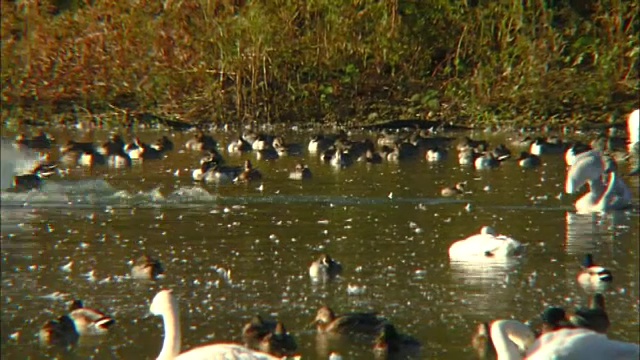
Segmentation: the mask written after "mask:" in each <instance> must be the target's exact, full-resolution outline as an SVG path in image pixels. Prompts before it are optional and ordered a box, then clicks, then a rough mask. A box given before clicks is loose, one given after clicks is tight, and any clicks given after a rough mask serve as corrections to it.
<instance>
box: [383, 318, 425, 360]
mask: <svg viewBox="0 0 640 360" xmlns="http://www.w3.org/2000/svg"><path fill="white" fill-rule="evenodd" d="M421 346H422V345H421V344H420V342H419V341H418V340H416V339H415V338H413V337H411V336H408V335H404V334H399V333H398V331H397V330H396V328H395V327H394V326H393V325H392V324H389V323H386V324H384V325H383V326H382V329H381V330H380V335H378V337H377V338H376V340H375V341H374V343H373V352H374V356H375V358H376V359H392V358H397V357H401V358H406V357H410V358H411V357H417V356H418V354H419V353H420V347H421Z"/></svg>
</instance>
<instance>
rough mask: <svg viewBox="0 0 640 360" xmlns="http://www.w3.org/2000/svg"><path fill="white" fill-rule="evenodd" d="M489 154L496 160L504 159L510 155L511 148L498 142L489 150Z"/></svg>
mask: <svg viewBox="0 0 640 360" xmlns="http://www.w3.org/2000/svg"><path fill="white" fill-rule="evenodd" d="M491 155H492V156H493V158H495V159H496V160H498V161H505V160H507V159H509V158H510V157H511V150H509V149H508V148H507V147H506V146H505V145H504V144H499V145H498V146H496V147H495V148H494V149H493V150H492V151H491Z"/></svg>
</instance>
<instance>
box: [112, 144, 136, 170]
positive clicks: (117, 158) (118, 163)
mask: <svg viewBox="0 0 640 360" xmlns="http://www.w3.org/2000/svg"><path fill="white" fill-rule="evenodd" d="M105 156H106V157H107V166H109V167H112V168H116V169H119V168H128V167H131V164H132V161H131V157H130V156H129V154H127V153H126V152H125V151H124V147H112V148H110V149H109V151H108V152H107V154H106V155H105Z"/></svg>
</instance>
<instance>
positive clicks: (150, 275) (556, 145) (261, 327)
mask: <svg viewBox="0 0 640 360" xmlns="http://www.w3.org/2000/svg"><path fill="white" fill-rule="evenodd" d="M638 127H639V124H638V110H635V111H634V112H633V113H632V114H631V115H630V116H629V118H628V133H629V139H628V141H627V142H626V143H625V144H623V145H620V146H619V145H616V144H615V140H614V139H615V138H599V139H596V141H594V142H593V143H592V144H590V145H586V144H583V143H581V142H575V143H571V144H568V143H564V142H562V141H560V140H558V139H551V138H547V139H543V138H537V139H530V138H523V139H518V140H516V141H514V142H513V143H512V144H511V146H513V147H519V148H521V147H523V146H526V147H528V149H529V151H528V152H527V151H521V153H520V156H519V157H518V159H517V161H518V164H519V166H521V167H523V168H533V167H536V166H539V165H540V164H541V160H540V157H541V156H543V155H546V154H565V159H566V162H567V166H568V170H567V178H566V183H565V192H566V193H568V194H574V193H576V192H577V191H579V190H580V188H581V187H582V186H584V185H585V184H586V185H587V186H588V187H589V189H588V192H587V193H586V194H585V195H583V196H582V197H581V198H579V199H578V200H577V201H576V203H575V206H576V211H577V212H579V213H592V212H607V211H612V210H620V209H626V208H628V207H629V206H630V205H631V192H630V190H629V188H628V186H627V185H626V184H625V182H624V180H623V177H622V176H620V175H619V171H620V170H619V169H618V168H617V163H618V162H619V161H624V160H627V159H628V158H630V157H631V158H633V157H636V161H637V157H638V148H639V147H640V142H639V139H638V137H639V135H638V134H639V129H638ZM450 142H451V139H450V138H445V137H439V136H436V135H433V134H429V133H428V132H424V131H416V132H412V133H410V134H408V135H406V136H402V135H399V134H395V133H387V132H383V133H381V134H380V135H379V137H378V138H377V144H376V143H374V141H372V140H371V139H365V140H361V141H354V140H351V139H349V137H348V136H347V135H346V134H345V133H340V134H337V135H334V136H326V135H325V136H323V135H318V136H314V137H313V138H311V140H310V141H309V143H308V145H307V146H306V151H307V152H308V153H310V154H316V155H317V156H319V157H320V158H321V159H322V161H323V162H326V163H328V164H330V165H331V166H334V167H336V168H344V167H347V166H350V165H351V164H352V163H353V162H357V161H361V162H367V163H370V164H376V163H380V162H383V161H401V160H403V159H405V158H415V157H420V156H423V157H424V158H425V159H426V160H427V161H433V162H435V161H442V160H443V159H444V158H446V157H447V156H448V152H449V151H448V148H449V147H450ZM53 144H54V141H53V139H51V138H50V137H48V136H47V135H46V134H44V133H39V134H38V135H36V136H35V137H33V138H31V139H28V138H26V137H25V136H24V135H20V136H19V137H18V138H17V139H16V141H15V146H16V147H18V148H29V149H36V150H46V149H50V148H51V147H52V146H53ZM622 146H625V147H626V148H624V150H623V147H622ZM184 148H185V149H186V150H189V151H200V152H203V153H204V155H203V157H202V159H201V161H200V164H196V165H195V166H194V167H193V171H192V174H191V176H192V178H193V180H194V181H197V182H220V183H224V182H229V183H248V182H253V181H259V180H260V179H262V174H261V173H260V172H259V171H258V170H257V169H255V168H254V167H253V165H252V163H251V161H250V160H246V161H245V162H244V164H243V165H242V166H229V165H226V164H225V161H224V159H223V156H222V154H221V153H220V150H219V146H218V143H217V141H216V140H214V139H213V137H211V136H209V135H206V134H204V133H203V132H197V133H196V135H195V136H194V138H193V139H191V140H189V141H188V142H187V143H186V144H185V146H184ZM173 149H174V144H173V143H172V141H171V140H170V139H169V138H168V137H166V136H163V137H162V138H160V139H159V140H158V141H157V142H156V143H154V144H146V143H144V142H142V141H141V140H140V139H139V138H137V137H136V138H134V139H133V141H132V142H131V143H129V144H127V143H125V142H124V141H123V139H122V137H121V136H120V135H119V134H113V135H112V136H111V137H110V138H109V140H108V141H106V142H105V143H103V144H101V145H99V146H95V145H94V144H93V143H91V142H88V143H87V142H76V141H73V140H69V141H68V142H67V143H66V144H65V145H64V146H62V147H61V148H60V157H59V159H57V161H55V162H54V161H52V159H51V156H50V155H47V156H44V157H43V159H42V161H40V162H39V163H38V164H37V165H36V166H35V167H34V168H33V169H31V170H30V171H29V172H27V173H24V174H17V175H16V176H15V177H14V190H15V191H31V190H33V189H37V188H39V187H40V185H41V184H42V181H43V179H44V178H46V177H49V176H53V175H54V174H55V173H61V172H63V171H64V169H65V168H69V167H75V166H102V165H104V166H108V167H114V168H123V167H124V168H126V167H130V166H132V164H135V162H136V161H154V160H161V159H162V158H163V157H164V156H166V155H167V154H168V153H170V152H171V151H172V150H173ZM456 149H457V151H458V160H459V163H460V164H462V165H464V164H469V165H472V166H475V167H476V168H477V169H486V168H494V167H498V166H500V163H501V162H504V161H507V160H508V159H510V158H511V153H512V152H511V150H509V148H508V147H507V146H505V145H504V144H501V145H498V146H496V147H494V148H493V149H490V148H489V144H487V143H486V142H484V141H475V140H472V139H470V138H468V137H464V138H462V140H461V141H460V142H459V144H458V145H457V146H456ZM226 151H227V152H228V153H229V154H232V153H242V152H254V153H255V154H256V159H257V160H258V161H260V160H274V159H277V158H279V157H281V156H295V155H299V154H301V153H303V152H304V151H305V147H304V146H302V145H300V144H289V143H287V142H286V141H285V140H284V139H283V138H282V137H280V136H271V135H265V134H256V133H251V132H246V133H244V134H243V135H242V136H240V137H238V138H237V139H236V140H234V141H231V142H230V143H229V144H228V145H227V147H226ZM621 151H622V152H624V153H621ZM637 174H638V171H637V169H635V170H633V171H631V172H630V173H629V174H626V175H637ZM289 178H290V179H292V180H307V179H311V178H312V174H311V170H310V169H309V168H308V167H307V166H306V165H305V164H303V163H298V164H297V165H296V167H295V168H294V169H292V170H291V172H290V174H289ZM465 185H466V182H464V181H461V182H458V183H456V184H455V185H453V186H451V187H446V188H444V189H442V190H441V192H440V194H441V195H442V196H456V195H459V194H463V193H464V192H465ZM525 250H526V247H525V246H524V245H523V244H521V243H520V242H518V241H517V240H515V239H513V238H511V237H509V236H506V235H499V234H497V233H496V231H495V230H494V229H493V228H491V227H488V226H485V227H483V228H482V229H481V231H480V233H479V234H475V235H472V236H470V237H468V238H467V239H463V240H459V241H456V242H454V243H453V244H452V245H451V246H450V248H449V257H450V258H451V259H462V260H470V259H471V261H473V260H472V259H482V260H486V259H489V260H500V259H507V258H511V257H521V256H524V255H525V253H526V251H525ZM582 268H583V269H582V271H581V272H580V273H579V274H578V276H577V278H576V279H577V281H578V283H579V284H581V285H582V286H583V287H584V288H585V289H588V290H590V291H592V292H594V295H593V301H592V305H591V306H590V307H589V308H585V309H578V310H576V311H573V312H572V313H571V314H569V315H567V312H566V311H565V310H564V309H561V308H556V307H553V308H549V309H546V310H544V312H543V313H542V315H541V320H542V325H541V327H540V329H539V330H538V329H533V330H532V329H531V327H529V326H527V325H525V324H523V323H520V322H518V321H516V320H495V321H493V322H491V323H482V324H480V325H479V326H478V331H477V333H476V334H474V336H473V340H472V344H473V347H474V348H476V350H477V351H478V353H479V354H480V355H481V356H486V355H487V354H489V353H494V354H496V355H497V356H498V358H499V359H522V358H526V359H551V358H553V359H586V360H589V359H605V358H611V359H637V358H638V356H640V350H639V347H638V345H637V344H631V343H625V342H620V341H615V340H611V339H609V338H608V337H607V336H606V331H607V328H608V325H609V320H608V317H607V314H606V311H605V307H604V297H603V295H602V291H604V290H605V289H606V288H607V286H608V285H609V284H610V283H611V282H612V280H613V276H612V274H611V272H610V271H609V270H607V269H606V268H605V267H602V266H598V265H596V264H595V263H594V260H593V257H592V256H591V255H590V254H588V255H587V256H586V258H585V261H584V263H583V266H582ZM308 271H309V276H310V278H311V279H312V280H314V281H323V282H326V281H331V280H333V279H335V278H336V277H338V276H340V275H341V274H342V272H343V268H342V265H341V264H340V263H339V262H338V261H336V260H335V259H333V258H332V257H331V256H330V255H329V254H322V255H321V256H320V257H319V258H318V259H317V260H315V261H313V262H312V263H311V265H310V266H309V269H308ZM163 273H164V270H163V267H162V265H161V264H160V263H159V262H158V261H157V260H155V259H153V258H151V257H150V256H147V255H143V256H141V257H140V258H138V259H137V260H136V261H135V262H133V264H132V269H131V277H132V278H138V279H140V278H143V279H155V278H157V277H159V276H162V274H163ZM150 311H151V312H152V313H153V314H155V315H159V316H162V318H163V321H164V329H165V334H164V342H163V345H162V350H161V352H160V355H159V356H158V359H196V358H197V359H205V358H206V359H209V358H218V357H216V356H221V357H223V358H225V359H227V358H228V359H240V358H242V359H277V358H281V357H286V356H294V355H295V353H296V343H295V340H294V339H293V337H292V336H291V335H290V334H289V333H288V332H287V330H286V329H285V326H284V324H282V323H281V322H279V321H270V320H264V319H262V318H261V317H260V316H256V317H255V318H254V319H252V320H251V321H250V322H249V323H248V324H246V325H245V326H244V328H243V329H242V339H243V344H234V343H222V344H213V345H206V346H201V347H197V348H193V349H191V350H189V351H187V352H184V353H180V351H181V348H180V343H181V332H180V318H179V311H178V302H177V299H176V297H175V295H174V294H173V292H172V291H171V290H162V291H160V292H158V293H157V294H156V295H155V297H154V298H153V300H152V302H151V306H150ZM114 324H116V322H115V320H114V319H113V318H111V317H109V316H108V315H105V314H103V313H102V312H100V311H97V310H93V309H90V308H85V307H84V306H83V304H82V302H80V301H75V302H74V303H73V304H72V305H71V308H70V310H69V312H68V313H67V314H65V315H62V316H61V317H59V318H58V319H56V320H52V321H49V322H47V323H46V324H45V325H44V326H43V327H42V329H41V331H40V339H41V340H42V342H44V343H47V344H52V345H62V346H68V345H72V344H74V343H75V342H77V341H78V339H79V337H80V336H91V335H99V334H103V333H105V332H108V331H109V329H111V328H112V327H113V326H114ZM312 324H313V325H314V326H315V327H316V329H317V331H318V332H324V333H335V334H346V335H347V336H350V335H354V334H356V335H358V334H360V335H362V336H369V337H370V338H371V339H372V350H373V352H374V354H376V356H380V357H385V358H386V357H389V356H392V357H393V356H394V355H399V354H403V356H408V357H412V356H413V357H419V355H416V354H419V352H420V347H421V344H420V343H419V342H418V341H417V340H415V339H414V338H412V337H411V336H408V335H405V334H401V333H399V332H398V331H397V330H396V328H395V327H394V325H393V324H392V322H390V321H389V320H388V319H386V318H383V317H380V316H379V315H377V314H375V313H350V314H343V315H339V316H338V315H336V314H335V313H334V312H333V310H331V309H330V308H329V307H326V306H325V307H322V308H320V309H319V310H318V313H317V316H316V318H315V319H314V320H313V322H312ZM332 357H334V358H338V355H335V354H334V355H332Z"/></svg>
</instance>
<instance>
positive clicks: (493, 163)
mask: <svg viewBox="0 0 640 360" xmlns="http://www.w3.org/2000/svg"><path fill="white" fill-rule="evenodd" d="M473 165H474V166H475V168H476V169H478V170H484V169H495V168H497V167H499V166H500V161H498V159H496V158H495V157H494V156H493V153H490V152H487V153H485V154H484V155H482V156H480V157H478V158H476V160H475V161H474V162H473Z"/></svg>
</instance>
